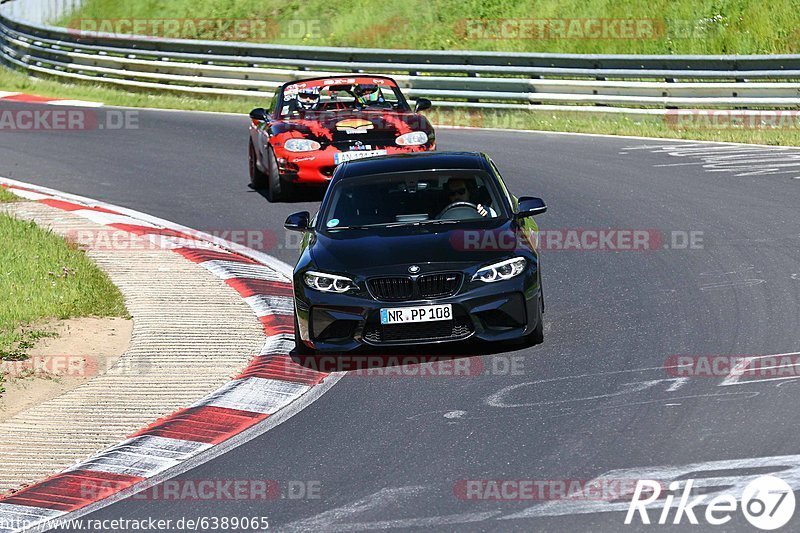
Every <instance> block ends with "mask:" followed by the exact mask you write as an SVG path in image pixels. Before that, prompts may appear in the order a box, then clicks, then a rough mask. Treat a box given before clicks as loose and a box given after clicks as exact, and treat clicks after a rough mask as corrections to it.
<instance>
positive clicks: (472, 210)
mask: <svg viewBox="0 0 800 533" xmlns="http://www.w3.org/2000/svg"><path fill="white" fill-rule="evenodd" d="M462 218H482V217H481V214H480V213H479V212H478V206H477V205H475V204H473V203H471V202H453V203H452V204H450V205H448V206H447V207H445V208H444V209H442V211H441V212H440V213H439V214H438V215H436V220H459V219H462Z"/></svg>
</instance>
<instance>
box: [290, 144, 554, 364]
mask: <svg viewBox="0 0 800 533" xmlns="http://www.w3.org/2000/svg"><path fill="white" fill-rule="evenodd" d="M546 210H547V207H546V206H545V204H544V202H543V201H542V200H541V199H540V198H533V197H522V198H516V197H515V196H513V195H512V194H511V193H510V192H509V191H508V188H507V187H506V185H505V183H504V182H503V179H502V177H501V176H500V173H499V171H498V170H497V167H496V166H495V165H494V163H493V162H492V160H491V159H489V157H488V156H486V155H485V154H482V153H462V152H458V153H455V152H428V153H419V154H407V155H393V156H385V157H378V158H373V159H365V160H360V161H351V162H347V163H344V164H342V165H340V166H339V167H338V168H337V169H336V172H335V173H334V175H333V178H332V180H331V184H330V187H329V188H328V190H327V192H326V194H325V197H324V199H323V201H322V205H321V207H320V210H319V213H318V214H317V215H315V216H314V217H313V218H312V217H311V215H310V214H309V213H308V212H301V213H295V214H293V215H291V216H289V218H288V219H287V220H286V224H285V226H286V228H287V229H290V230H295V231H301V232H304V237H303V240H302V250H301V255H300V259H299V261H298V263H297V266H296V267H295V269H294V301H295V338H296V344H297V351H298V352H299V353H308V352H311V351H319V352H344V351H350V350H354V349H356V348H359V347H363V346H374V347H381V346H394V345H410V344H428V343H441V342H452V341H462V340H466V339H469V338H477V339H481V340H484V341H511V340H522V341H524V342H527V343H529V344H537V343H541V342H542V340H543V328H542V314H543V312H544V298H543V295H542V277H541V271H540V268H539V254H538V252H537V249H536V235H537V231H538V230H537V226H536V223H535V222H534V220H533V218H532V217H533V216H534V215H538V214H541V213H544V212H545V211H546Z"/></svg>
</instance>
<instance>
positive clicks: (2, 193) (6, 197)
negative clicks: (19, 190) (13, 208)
mask: <svg viewBox="0 0 800 533" xmlns="http://www.w3.org/2000/svg"><path fill="white" fill-rule="evenodd" d="M17 200H19V198H18V197H16V196H14V195H13V194H11V193H10V192H8V191H7V190H5V189H4V188H2V187H0V203H3V204H6V203H9V202H16V201H17Z"/></svg>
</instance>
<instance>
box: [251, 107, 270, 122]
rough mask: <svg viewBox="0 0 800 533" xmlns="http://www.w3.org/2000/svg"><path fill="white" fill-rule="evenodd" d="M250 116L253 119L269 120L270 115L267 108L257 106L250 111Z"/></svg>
mask: <svg viewBox="0 0 800 533" xmlns="http://www.w3.org/2000/svg"><path fill="white" fill-rule="evenodd" d="M250 118H252V119H253V120H260V121H262V122H268V121H269V115H268V114H267V110H266V109H264V108H263V107H257V108H255V109H253V110H252V111H250Z"/></svg>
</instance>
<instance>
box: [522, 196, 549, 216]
mask: <svg viewBox="0 0 800 533" xmlns="http://www.w3.org/2000/svg"><path fill="white" fill-rule="evenodd" d="M546 212H547V205H545V203H544V200H542V199H541V198H536V197H534V196H523V197H522V198H520V199H519V212H518V213H517V214H516V217H517V218H524V217H532V216H535V215H541V214H542V213H546Z"/></svg>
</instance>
